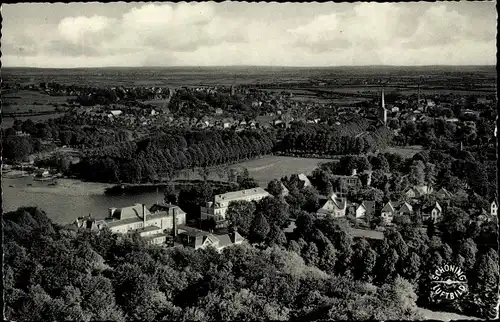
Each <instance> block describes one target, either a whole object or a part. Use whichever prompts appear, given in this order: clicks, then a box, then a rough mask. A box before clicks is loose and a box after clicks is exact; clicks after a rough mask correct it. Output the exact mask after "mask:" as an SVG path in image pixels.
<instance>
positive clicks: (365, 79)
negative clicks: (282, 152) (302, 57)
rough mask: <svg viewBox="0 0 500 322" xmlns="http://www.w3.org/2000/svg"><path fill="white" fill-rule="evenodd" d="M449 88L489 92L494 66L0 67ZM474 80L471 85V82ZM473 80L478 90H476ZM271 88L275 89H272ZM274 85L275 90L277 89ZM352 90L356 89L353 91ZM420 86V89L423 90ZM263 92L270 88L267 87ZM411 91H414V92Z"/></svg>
mask: <svg viewBox="0 0 500 322" xmlns="http://www.w3.org/2000/svg"><path fill="white" fill-rule="evenodd" d="M422 75H425V77H424V79H423V80H422V81H421V84H422V85H426V84H429V85H431V84H432V85H435V86H447V87H449V86H448V84H456V85H457V86H458V85H460V86H461V85H462V84H464V83H466V82H467V83H469V84H474V86H475V89H478V88H484V87H489V88H490V91H489V92H490V93H494V92H495V91H496V87H491V86H490V85H495V84H496V69H495V66H422V67H397V66H363V67H325V68H295V67H255V66H251V67H190V68H187V67H168V68H78V69H42V68H2V77H3V79H4V81H6V82H12V81H15V82H19V83H40V82H51V81H55V82H58V83H63V84H82V85H101V86H117V85H131V86H134V85H135V86H137V84H138V82H140V83H139V84H141V85H143V86H148V85H151V86H157V85H162V86H167V87H180V86H190V85H191V86H193V85H240V84H277V83H280V84H287V83H299V82H300V83H308V82H309V81H311V80H315V81H317V82H327V83H328V82H330V83H333V84H335V85H328V86H329V87H332V88H336V89H337V90H338V89H340V90H344V91H345V89H346V88H347V87H352V88H353V89H352V90H353V91H355V92H357V91H358V90H361V87H366V85H356V86H357V87H356V86H354V85H355V84H366V83H368V84H377V83H380V82H387V81H389V80H390V82H389V84H386V85H387V86H388V87H390V86H391V85H392V86H401V85H403V84H407V85H416V84H417V83H418V82H420V79H421V78H422ZM472 80H473V82H472ZM478 80H479V81H480V82H481V85H480V86H476V85H475V84H477V83H478ZM273 87H274V86H273ZM277 87H278V85H276V88H277ZM355 87H356V88H355ZM423 87H425V86H423ZM265 88H269V86H266V87H265ZM321 89H324V87H321ZM373 90H374V91H377V90H378V89H377V88H376V87H375V88H373ZM415 90H416V89H415Z"/></svg>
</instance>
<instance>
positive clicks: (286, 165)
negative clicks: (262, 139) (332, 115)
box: [178, 156, 332, 187]
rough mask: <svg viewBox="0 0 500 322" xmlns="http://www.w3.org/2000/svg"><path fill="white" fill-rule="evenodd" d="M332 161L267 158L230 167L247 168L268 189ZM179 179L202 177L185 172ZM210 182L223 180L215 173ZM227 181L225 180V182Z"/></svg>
mask: <svg viewBox="0 0 500 322" xmlns="http://www.w3.org/2000/svg"><path fill="white" fill-rule="evenodd" d="M331 161H332V160H330V159H310V158H295V157H283V156H266V157H263V158H261V159H255V160H249V161H245V162H241V163H238V164H235V165H231V166H228V168H234V169H238V170H242V169H243V168H246V169H247V170H248V172H249V173H250V176H252V177H253V178H254V179H255V180H256V181H257V182H258V183H259V185H260V186H261V187H267V184H268V183H269V181H271V180H273V179H281V178H282V177H284V176H290V175H292V174H299V173H305V174H310V173H311V172H312V171H313V170H314V169H315V168H316V167H317V166H318V165H319V164H320V163H322V162H331ZM178 178H179V179H201V178H202V177H201V175H200V174H199V173H198V172H197V171H194V172H193V171H190V172H185V174H184V175H179V177H178ZM208 179H209V180H223V178H221V177H220V176H219V175H217V173H216V172H215V171H214V172H212V173H210V175H209V176H208ZM225 179H227V177H226V178H224V180H225Z"/></svg>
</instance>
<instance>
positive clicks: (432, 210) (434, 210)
mask: <svg viewBox="0 0 500 322" xmlns="http://www.w3.org/2000/svg"><path fill="white" fill-rule="evenodd" d="M442 216H443V209H442V208H441V205H440V204H439V203H438V202H437V201H436V203H435V204H434V205H433V206H430V207H428V208H425V209H424V210H423V211H422V219H423V220H424V221H428V220H429V221H432V222H433V223H437V222H438V221H440V220H441V218H442Z"/></svg>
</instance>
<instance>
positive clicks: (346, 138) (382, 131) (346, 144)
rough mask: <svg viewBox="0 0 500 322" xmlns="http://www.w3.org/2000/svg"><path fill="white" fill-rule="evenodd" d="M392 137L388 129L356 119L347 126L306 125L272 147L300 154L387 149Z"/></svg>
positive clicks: (296, 128) (286, 134) (361, 152)
mask: <svg viewBox="0 0 500 322" xmlns="http://www.w3.org/2000/svg"><path fill="white" fill-rule="evenodd" d="M365 122H366V121H365ZM391 140H392V134H391V132H390V130H388V129H386V128H384V127H380V128H369V127H368V126H367V124H366V125H365V124H358V123H357V122H356V123H354V124H350V123H348V124H347V125H346V126H343V125H342V126H335V125H334V126H327V125H323V124H322V125H306V126H302V127H294V128H292V129H289V130H287V131H286V132H285V133H284V135H283V139H282V141H281V142H280V143H279V144H278V145H277V146H276V148H275V149H276V150H278V151H283V152H292V153H294V152H295V153H299V154H301V153H313V154H314V153H315V154H320V155H339V154H340V155H342V154H364V153H368V152H374V151H376V150H379V149H384V148H386V147H387V146H389V144H390V143H391Z"/></svg>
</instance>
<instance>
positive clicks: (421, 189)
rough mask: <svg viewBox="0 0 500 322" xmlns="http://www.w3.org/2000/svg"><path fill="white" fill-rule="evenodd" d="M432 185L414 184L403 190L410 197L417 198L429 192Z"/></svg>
mask: <svg viewBox="0 0 500 322" xmlns="http://www.w3.org/2000/svg"><path fill="white" fill-rule="evenodd" d="M432 191H433V189H432V187H428V186H426V185H420V186H414V187H411V188H409V189H408V190H406V191H405V196H406V197H407V198H410V199H418V198H422V197H424V196H427V195H429V194H431V193H432Z"/></svg>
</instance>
